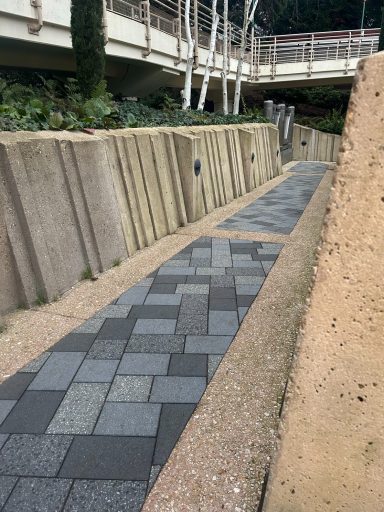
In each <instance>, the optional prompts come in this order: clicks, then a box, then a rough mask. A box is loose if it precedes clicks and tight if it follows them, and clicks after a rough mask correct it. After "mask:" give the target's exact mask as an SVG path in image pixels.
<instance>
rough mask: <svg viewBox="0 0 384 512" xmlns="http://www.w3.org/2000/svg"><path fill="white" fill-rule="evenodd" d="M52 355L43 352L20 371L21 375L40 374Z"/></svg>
mask: <svg viewBox="0 0 384 512" xmlns="http://www.w3.org/2000/svg"><path fill="white" fill-rule="evenodd" d="M50 355H51V352H43V353H42V354H41V355H39V356H38V357H36V359H34V360H33V361H31V362H30V363H28V364H27V365H25V366H24V367H23V368H22V369H21V370H19V373H24V372H25V373H36V372H38V371H39V370H40V368H41V367H42V366H43V364H44V363H45V361H46V360H47V359H48V357H49V356H50Z"/></svg>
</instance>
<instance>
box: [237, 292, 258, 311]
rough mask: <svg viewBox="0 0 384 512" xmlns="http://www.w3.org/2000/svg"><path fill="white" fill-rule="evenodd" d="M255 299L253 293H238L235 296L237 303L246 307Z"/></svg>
mask: <svg viewBox="0 0 384 512" xmlns="http://www.w3.org/2000/svg"><path fill="white" fill-rule="evenodd" d="M254 300H255V296H254V295H238V296H237V305H238V306H239V308H240V307H248V306H250V305H251V304H252V303H253V301H254Z"/></svg>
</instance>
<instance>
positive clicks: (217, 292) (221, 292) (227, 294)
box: [210, 286, 236, 300]
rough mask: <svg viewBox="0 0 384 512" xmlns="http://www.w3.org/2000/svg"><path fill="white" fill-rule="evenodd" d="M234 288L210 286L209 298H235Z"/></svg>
mask: <svg viewBox="0 0 384 512" xmlns="http://www.w3.org/2000/svg"><path fill="white" fill-rule="evenodd" d="M235 298H236V290H235V288H234V287H233V288H232V287H231V288H224V287H214V286H211V293H210V300H212V299H235Z"/></svg>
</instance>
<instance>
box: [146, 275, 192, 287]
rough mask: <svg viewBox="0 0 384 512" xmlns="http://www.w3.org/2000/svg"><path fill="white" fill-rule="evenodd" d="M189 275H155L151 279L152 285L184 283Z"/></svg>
mask: <svg viewBox="0 0 384 512" xmlns="http://www.w3.org/2000/svg"><path fill="white" fill-rule="evenodd" d="M187 277H190V276H157V277H156V278H155V280H154V281H153V285H152V286H154V285H158V284H184V283H185V282H186V280H187Z"/></svg>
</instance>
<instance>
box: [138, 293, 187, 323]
mask: <svg viewBox="0 0 384 512" xmlns="http://www.w3.org/2000/svg"><path fill="white" fill-rule="evenodd" d="M165 295H167V294H165ZM178 314H179V306H175V305H166V306H162V305H149V304H148V305H143V306H133V307H132V309H131V312H130V313H129V317H128V318H177V316H178Z"/></svg>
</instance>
